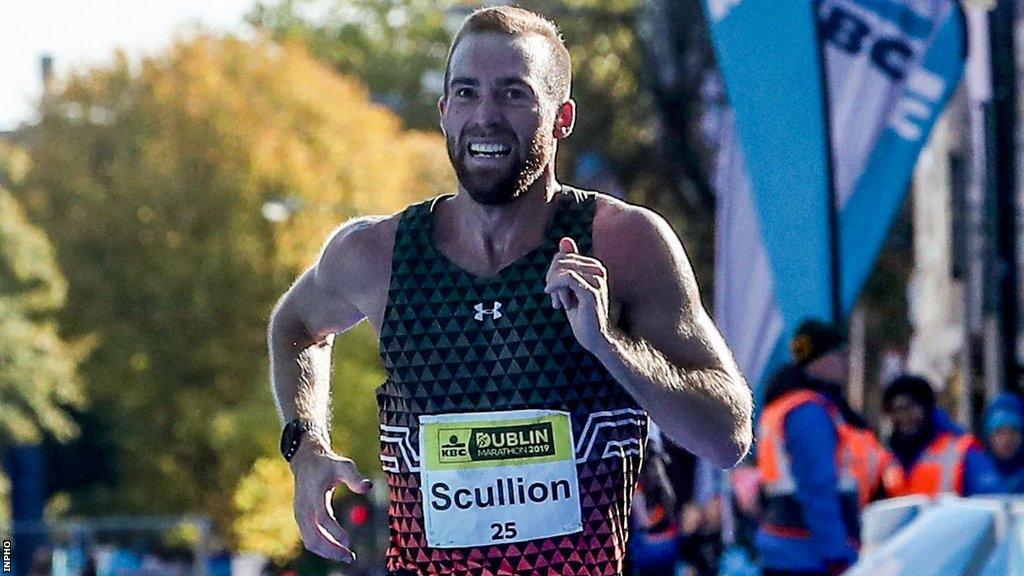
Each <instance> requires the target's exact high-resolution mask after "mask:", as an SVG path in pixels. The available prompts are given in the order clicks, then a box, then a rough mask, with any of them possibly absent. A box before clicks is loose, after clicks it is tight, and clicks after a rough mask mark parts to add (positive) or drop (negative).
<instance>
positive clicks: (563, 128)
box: [552, 98, 576, 140]
mask: <svg viewBox="0 0 1024 576" xmlns="http://www.w3.org/2000/svg"><path fill="white" fill-rule="evenodd" d="M575 125H576V101H575V100H573V99H571V98H570V99H569V100H566V101H565V102H562V103H561V104H559V105H558V111H557V112H555V127H554V132H553V134H552V136H554V137H555V140H562V139H564V138H568V137H569V135H570V134H572V129H573V126H575Z"/></svg>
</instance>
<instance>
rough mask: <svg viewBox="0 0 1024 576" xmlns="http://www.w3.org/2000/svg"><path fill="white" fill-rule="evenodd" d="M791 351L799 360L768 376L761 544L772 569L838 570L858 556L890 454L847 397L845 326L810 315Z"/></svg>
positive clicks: (761, 427)
mask: <svg viewBox="0 0 1024 576" xmlns="http://www.w3.org/2000/svg"><path fill="white" fill-rule="evenodd" d="M790 349H791V352H792V354H793V359H794V361H795V362H794V363H793V364H790V365H787V366H786V367H784V368H783V369H781V370H780V371H779V372H778V373H777V374H776V375H775V376H774V377H773V378H772V380H771V382H770V383H769V385H768V387H767V389H766V391H765V398H764V403H765V409H764V411H763V412H762V414H761V418H760V420H759V422H758V430H757V432H758V454H757V456H758V470H759V472H760V475H761V482H762V486H761V488H762V496H763V499H762V500H763V509H764V510H763V514H762V518H761V525H760V527H759V530H758V533H757V536H756V539H755V544H756V546H757V548H758V552H759V554H760V556H761V564H762V566H763V568H764V573H765V574H766V575H774V574H778V575H783V574H785V575H791V574H803V575H810V574H839V573H841V572H843V571H844V570H845V569H846V568H847V567H848V566H849V565H850V564H852V563H853V561H854V560H856V557H857V552H856V538H857V536H858V533H859V521H858V516H859V509H860V507H861V506H862V505H863V504H864V503H866V501H867V500H868V499H869V498H870V496H871V494H872V493H874V492H876V491H877V489H878V488H879V487H880V486H881V472H882V470H883V469H884V467H885V465H886V464H887V458H888V455H887V453H886V452H885V450H884V448H882V446H881V443H879V442H878V439H877V438H875V436H874V433H873V432H871V431H870V430H869V429H867V424H866V423H865V422H864V420H863V419H862V418H861V417H860V416H859V415H858V414H856V412H854V411H853V410H852V409H851V408H850V406H849V405H848V404H847V402H846V399H845V398H844V397H843V389H844V387H845V384H846V381H847V379H848V375H849V358H848V354H847V350H846V338H845V337H844V336H843V334H842V332H840V331H839V330H838V329H837V328H836V327H835V326H832V325H830V324H826V323H824V322H820V321H817V320H808V321H805V322H804V323H802V324H801V325H800V326H799V327H798V328H797V330H796V333H795V335H794V337H793V340H792V341H791V345H790ZM871 462H873V463H874V465H871Z"/></svg>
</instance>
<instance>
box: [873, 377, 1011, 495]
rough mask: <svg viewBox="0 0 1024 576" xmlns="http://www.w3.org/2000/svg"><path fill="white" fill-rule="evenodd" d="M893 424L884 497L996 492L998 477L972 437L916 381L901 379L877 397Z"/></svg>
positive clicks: (924, 384)
mask: <svg viewBox="0 0 1024 576" xmlns="http://www.w3.org/2000/svg"><path fill="white" fill-rule="evenodd" d="M882 406H883V407H884V408H885V412H886V414H887V415H888V416H889V418H890V419H891V420H892V425H893V433H892V437H891V438H890V441H889V446H890V448H891V450H892V453H893V455H894V458H893V459H892V460H891V462H890V463H889V466H887V468H886V470H885V473H884V475H883V482H884V485H885V492H886V494H887V495H888V496H892V497H895V496H909V495H912V494H921V495H925V496H931V497H935V496H938V495H939V494H945V493H952V494H957V495H960V496H970V495H972V494H983V493H991V492H996V491H998V490H999V486H1000V482H999V474H998V472H997V470H996V468H995V465H994V463H993V462H992V461H991V460H990V459H989V457H988V455H987V454H985V451H984V447H983V446H982V444H981V442H979V441H978V440H977V438H975V437H974V435H972V434H968V433H965V432H964V431H963V430H961V429H960V428H959V427H958V426H957V425H956V424H954V423H953V422H952V420H950V418H949V416H948V415H946V413H945V412H944V411H942V410H941V409H940V408H938V407H936V404H935V392H934V391H933V390H932V387H931V385H930V384H929V383H928V381H927V380H925V379H923V378H921V377H919V376H910V375H905V376H900V377H899V378H897V379H896V380H894V381H893V382H892V383H891V384H889V386H888V387H886V390H885V392H884V394H883V396H882Z"/></svg>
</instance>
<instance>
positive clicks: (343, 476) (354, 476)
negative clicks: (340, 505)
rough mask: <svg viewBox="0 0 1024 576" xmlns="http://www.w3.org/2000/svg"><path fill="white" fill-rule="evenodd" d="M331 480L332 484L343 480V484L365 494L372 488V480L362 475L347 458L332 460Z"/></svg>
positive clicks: (357, 492)
mask: <svg viewBox="0 0 1024 576" xmlns="http://www.w3.org/2000/svg"><path fill="white" fill-rule="evenodd" d="M332 480H334V484H336V483H337V482H344V483H345V486H347V487H348V489H349V490H351V491H353V492H355V493H356V494H366V493H367V492H369V491H370V490H371V489H372V488H373V482H371V481H370V479H369V478H367V477H366V476H363V475H362V474H361V473H360V472H359V469H358V468H356V463H355V462H353V461H352V460H350V459H348V458H339V459H337V460H334V470H333V478H332ZM332 486H333V484H332Z"/></svg>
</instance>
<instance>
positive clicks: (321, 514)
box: [295, 492, 356, 562]
mask: <svg viewBox="0 0 1024 576" xmlns="http://www.w3.org/2000/svg"><path fill="white" fill-rule="evenodd" d="M329 498H330V493H329V492H328V493H327V494H326V498H325V502H326V501H327V499H329ZM329 508H330V505H329V504H326V503H323V504H319V505H318V504H314V503H310V504H308V505H300V504H298V503H296V510H295V520H296V522H297V523H298V525H299V534H300V535H301V536H302V543H303V544H304V545H305V546H306V548H307V549H308V550H309V551H310V552H313V553H314V554H316V555H317V556H320V557H322V558H327V559H328V560H337V561H338V562H352V561H353V560H355V558H356V555H355V553H354V552H352V550H351V549H350V548H349V546H350V543H349V538H348V534H346V533H345V530H344V529H343V528H342V527H341V525H340V524H338V521H337V520H335V519H334V513H333V512H330V511H329Z"/></svg>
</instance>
